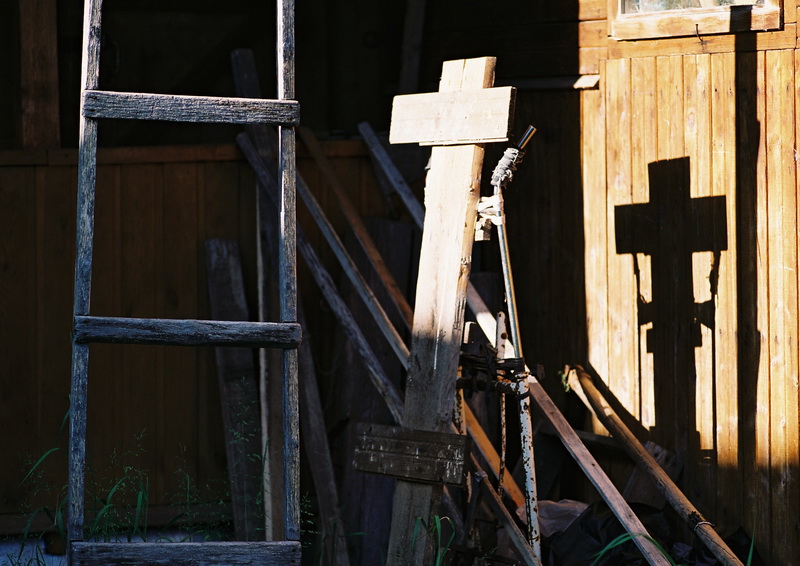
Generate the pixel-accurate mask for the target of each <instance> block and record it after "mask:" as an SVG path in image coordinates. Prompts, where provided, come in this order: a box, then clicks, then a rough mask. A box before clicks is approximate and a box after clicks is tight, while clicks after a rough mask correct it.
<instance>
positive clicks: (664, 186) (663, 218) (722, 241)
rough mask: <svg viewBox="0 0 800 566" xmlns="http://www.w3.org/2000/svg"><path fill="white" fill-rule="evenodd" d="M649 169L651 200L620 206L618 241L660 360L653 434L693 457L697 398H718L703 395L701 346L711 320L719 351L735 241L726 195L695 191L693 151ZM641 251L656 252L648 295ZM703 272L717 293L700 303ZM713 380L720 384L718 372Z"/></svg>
mask: <svg viewBox="0 0 800 566" xmlns="http://www.w3.org/2000/svg"><path fill="white" fill-rule="evenodd" d="M648 173H649V184H650V202H647V203H642V204H631V205H622V206H616V207H615V210H614V217H615V226H616V233H615V237H616V246H617V253H618V254H632V255H633V265H634V273H635V276H636V285H637V291H639V292H638V293H637V294H638V297H637V316H638V326H639V328H640V329H641V327H643V326H648V325H650V328H649V329H648V330H647V332H646V335H645V336H646V337H645V340H646V347H647V352H648V353H651V354H652V361H653V397H654V409H655V414H654V416H655V427H654V428H653V429H651V435H650V436H651V439H652V440H654V441H655V442H657V443H659V444H661V445H662V446H664V447H666V448H668V449H670V450H673V451H675V452H677V453H678V454H679V455H680V456H682V457H686V456H687V455H688V454H690V453H695V454H696V453H698V451H699V449H700V446H699V433H698V432H697V423H696V413H697V410H696V407H697V403H706V402H713V400H712V399H697V395H696V391H697V365H696V363H695V348H699V347H700V346H703V344H702V332H701V325H702V326H705V327H707V328H709V329H711V330H712V332H711V333H710V336H711V340H712V344H711V345H710V347H711V351H712V359H715V358H716V344H715V343H714V342H715V334H714V332H713V330H714V327H715V316H716V313H715V306H714V305H715V299H716V295H717V284H718V279H719V260H720V254H721V252H722V251H724V250H726V249H727V240H728V238H727V228H726V218H725V215H726V212H725V197H724V196H715V197H700V198H691V195H690V180H691V179H690V169H689V158H688V157H681V158H677V159H669V160H664V161H655V162H652V163H649V164H648ZM698 252H712V253H713V262H712V264H711V267H710V269H709V272H708V273H703V274H700V273H696V272H695V271H694V269H693V262H692V256H693V254H695V253H698ZM638 254H644V255H647V256H649V257H650V265H651V268H650V271H651V273H650V274H649V275H650V277H651V281H652V283H651V296H650V300H649V301H647V300H645V299H644V298H643V297H642V293H641V286H642V280H643V277H644V276H646V275H647V274H646V273H645V274H643V273H642V271H641V270H640V266H639V260H638ZM700 276H702V277H704V278H705V277H707V278H708V284H709V286H710V291H711V299H710V300H709V301H705V302H701V303H698V302H696V301H695V296H694V288H695V281H694V280H693V277H700ZM637 334H638V335H639V336H642V333H641V332H638V333H637ZM708 334H709V333H707V335H708ZM640 340H641V338H640ZM639 346H640V347H639V350H638V351H639V352H642V351H643V348H642V346H643V345H642V344H639ZM708 346H709V345H708V344H706V345H705V347H708ZM715 365H716V364H714V363H712V364H711V368H714V366H715ZM712 371H714V370H712ZM640 379H641V376H640ZM711 380H712V381H711V383H715V382H716V376H715V375H712V376H711ZM640 390H641V389H640ZM645 402H646V401H645ZM709 456H712V457H713V455H709Z"/></svg>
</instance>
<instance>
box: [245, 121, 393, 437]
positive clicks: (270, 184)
mask: <svg viewBox="0 0 800 566" xmlns="http://www.w3.org/2000/svg"><path fill="white" fill-rule="evenodd" d="M236 141H237V142H238V144H239V147H241V148H242V151H243V152H244V154H245V156H246V157H247V160H248V162H249V163H250V166H251V167H252V168H253V170H254V171H255V173H256V177H257V178H258V180H259V182H260V184H261V186H262V187H263V188H264V190H265V192H266V193H267V195H268V196H269V198H270V199H271V200H272V201H273V202H275V199H276V198H277V195H276V193H277V186H276V183H275V173H274V168H273V167H272V165H271V164H270V163H269V162H267V161H265V160H263V159H261V158H260V157H259V155H258V152H257V151H255V148H254V147H253V144H252V142H251V141H250V140H249V138H248V137H247V134H239V135H238V136H237V137H236ZM297 247H298V249H299V250H300V254H301V255H302V256H303V259H304V260H305V262H306V264H307V265H308V268H309V270H310V271H311V275H312V276H313V277H314V281H315V282H316V283H317V286H318V287H319V289H320V291H322V294H323V296H324V297H325V300H326V301H327V303H328V305H329V306H330V308H331V310H332V311H333V313H334V315H335V316H336V318H337V320H338V321H339V324H341V325H342V328H343V330H344V331H345V334H347V337H348V339H350V340H351V341H352V343H353V345H354V346H355V347H356V349H358V350H359V353H361V355H362V357H363V359H364V364H365V366H366V368H367V370H368V371H369V374H370V378H371V379H372V383H373V385H375V387H376V388H377V389H378V391H379V392H380V394H381V396H382V397H383V398H384V399H385V400H386V404H387V406H388V407H389V410H390V411H391V412H392V415H393V416H394V418H395V419H397V422H400V419H401V418H402V414H403V410H402V405H403V403H402V401H401V400H400V395H399V393H398V392H397V390H396V388H395V387H394V385H393V384H392V383H391V381H390V380H389V378H388V377H386V374H385V372H384V371H383V368H382V367H381V365H380V362H379V361H378V360H377V358H376V357H375V354H374V353H373V352H372V350H371V348H370V347H369V344H368V343H367V341H366V339H365V338H364V335H363V334H362V332H361V330H360V329H359V327H358V324H357V323H356V321H355V319H354V318H353V316H352V314H351V313H350V310H349V309H348V308H347V305H346V304H345V303H344V301H343V300H342V298H341V296H340V295H339V292H338V290H337V289H336V285H335V284H334V282H333V280H332V279H331V276H330V275H329V274H328V271H327V270H326V269H325V267H324V266H323V265H322V262H321V261H320V260H319V257H318V256H317V253H316V252H315V251H314V248H313V247H312V246H311V244H310V243H309V242H308V239H307V238H306V237H305V235H304V233H303V231H302V230H301V229H300V227H299V226H298V227H297Z"/></svg>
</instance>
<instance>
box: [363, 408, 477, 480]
mask: <svg viewBox="0 0 800 566" xmlns="http://www.w3.org/2000/svg"><path fill="white" fill-rule="evenodd" d="M468 438H469V437H467V436H462V435H460V434H449V433H443V432H431V431H424V430H410V429H406V428H403V427H398V426H384V425H376V424H365V423H362V424H359V425H358V436H357V442H356V449H355V453H354V456H353V458H354V462H353V463H354V465H355V467H356V469H357V470H361V471H363V472H368V473H373V474H383V475H387V476H393V477H396V478H401V479H406V480H409V481H419V482H422V483H433V484H444V483H447V484H453V485H463V484H464V480H465V477H466V474H465V470H464V464H465V461H466V456H467V454H468V451H469V443H468Z"/></svg>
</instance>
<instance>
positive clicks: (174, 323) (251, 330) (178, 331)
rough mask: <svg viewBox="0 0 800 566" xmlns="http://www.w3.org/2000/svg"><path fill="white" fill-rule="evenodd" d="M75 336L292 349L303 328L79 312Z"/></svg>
mask: <svg viewBox="0 0 800 566" xmlns="http://www.w3.org/2000/svg"><path fill="white" fill-rule="evenodd" d="M72 336H73V340H75V342H78V343H84V344H85V343H89V342H99V343H115V344H160V345H163V346H243V347H248V348H287V349H289V348H296V347H297V346H298V345H299V344H300V336H301V330H300V325H299V324H297V323H296V322H244V321H220V320H180V319H171V318H116V317H101V316H76V317H75V324H74V328H73V335H72Z"/></svg>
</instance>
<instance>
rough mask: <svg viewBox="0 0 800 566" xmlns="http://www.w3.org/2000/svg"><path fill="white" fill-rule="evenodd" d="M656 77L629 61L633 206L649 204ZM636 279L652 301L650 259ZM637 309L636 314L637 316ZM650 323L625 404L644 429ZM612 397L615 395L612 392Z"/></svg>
mask: <svg viewBox="0 0 800 566" xmlns="http://www.w3.org/2000/svg"><path fill="white" fill-rule="evenodd" d="M658 84H659V82H658V77H657V74H656V59H655V58H653V57H645V58H641V59H632V60H631V139H632V140H634V143H633V146H632V148H631V184H632V185H631V189H632V191H631V198H632V201H633V202H635V203H644V202H648V201H649V200H650V186H649V183H650V178H649V174H648V164H649V163H652V162H653V161H655V160H657V159H658V155H657V153H658V126H656V127H653V117H654V116H657V115H658V102H657V100H656V94H657V88H658ZM634 261H635V262H636V263H635V266H636V268H637V273H638V277H637V279H636V283H637V292H636V293H635V295H634V297H638V298H641V299H642V300H644V301H647V302H651V301H652V300H653V272H652V262H651V258H650V256H649V255H647V254H642V253H638V254H636V256H635V258H634ZM639 309H640V307H639V306H638V305H637V314H640V313H639V312H638V311H639ZM652 327H653V323H652V321H647V322H643V321H637V324H636V333H635V334H636V347H635V348H636V354H637V357H638V359H637V371H636V375H635V379H632V380H631V383H630V390H629V391H628V395H627V398H626V401H625V405H626V407H627V408H628V409H629V410H630V411H631V412H632V414H633V415H635V416H636V417H637V418H638V419H639V420H640V421H641V423H642V425H643V426H644V427H645V428H649V427H652V426H655V425H656V422H655V413H654V411H653V409H654V403H655V401H654V396H655V389H654V387H655V384H654V382H653V377H654V368H653V354H652V348H651V347H652V344H648V342H647V340H648V331H649V330H650V329H651V328H652ZM615 394H618V392H617V391H616V390H615Z"/></svg>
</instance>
